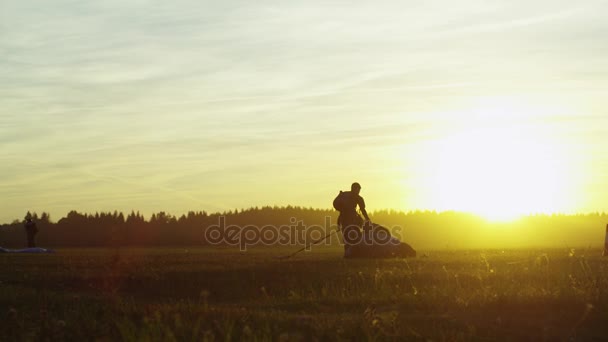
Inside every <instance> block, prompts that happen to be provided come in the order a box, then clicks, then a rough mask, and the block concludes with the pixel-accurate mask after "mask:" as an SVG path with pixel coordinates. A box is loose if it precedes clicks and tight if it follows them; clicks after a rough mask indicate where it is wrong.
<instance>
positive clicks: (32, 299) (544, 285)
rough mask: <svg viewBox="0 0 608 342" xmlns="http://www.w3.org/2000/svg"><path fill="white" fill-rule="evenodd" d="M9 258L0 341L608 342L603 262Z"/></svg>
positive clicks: (336, 254) (553, 258)
mask: <svg viewBox="0 0 608 342" xmlns="http://www.w3.org/2000/svg"><path fill="white" fill-rule="evenodd" d="M291 251H293V248H260V249H254V250H250V251H248V252H246V253H240V252H238V251H236V250H234V249H232V248H200V247H197V248H191V249H185V248H179V249H178V248H175V249H143V248H142V249H134V248H131V249H59V250H57V253H56V254H52V255H6V254H4V255H0V282H1V283H0V310H2V312H0V318H1V319H2V321H3V323H2V324H0V340H3V341H11V340H18V341H21V340H71V341H76V340H102V341H104V340H105V341H115V340H125V341H134V340H150V341H155V340H159V341H160V340H163V341H170V340H178V341H191V340H208V341H227V340H259V341H311V340H374V341H385V340H404V339H405V340H414V341H416V340H420V341H429V340H432V341H458V340H488V341H490V340H492V341H493V340H510V341H522V340H534V341H540V340H607V339H608V329H607V328H606V327H608V258H602V257H601V251H600V250H594V249H591V250H576V251H574V250H567V249H565V248H564V249H553V250H541V249H538V250H530V249H528V250H505V251H502V250H486V251H482V250H475V251H461V250H443V251H419V257H418V258H416V259H387V260H344V259H343V258H342V257H341V253H340V250H339V249H337V248H333V247H324V248H320V249H316V250H313V251H312V252H303V253H300V254H298V255H296V256H295V257H293V258H290V259H287V260H280V259H277V258H276V257H277V256H281V255H284V254H288V253H289V252H291Z"/></svg>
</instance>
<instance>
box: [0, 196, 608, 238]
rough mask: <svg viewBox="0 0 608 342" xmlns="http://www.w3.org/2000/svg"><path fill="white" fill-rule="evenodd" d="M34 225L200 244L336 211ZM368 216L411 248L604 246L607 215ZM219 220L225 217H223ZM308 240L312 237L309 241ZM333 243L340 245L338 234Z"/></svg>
mask: <svg viewBox="0 0 608 342" xmlns="http://www.w3.org/2000/svg"><path fill="white" fill-rule="evenodd" d="M27 217H30V218H32V219H33V220H34V221H35V222H36V223H37V225H38V228H39V234H38V236H37V238H36V241H37V245H38V246H41V247H50V248H52V247H118V246H150V247H152V246H197V245H199V246H202V245H206V244H208V240H207V239H206V233H208V232H209V229H210V228H211V227H214V228H216V229H217V226H218V225H219V223H220V222H221V220H223V221H224V223H225V225H226V226H228V225H232V226H236V227H245V226H249V227H252V226H253V227H257V228H259V229H261V228H262V227H265V226H270V227H276V228H281V227H283V228H286V229H293V228H294V226H295V225H296V224H298V222H301V223H302V225H304V226H305V227H310V226H313V225H314V226H316V227H317V230H320V229H322V230H323V231H327V230H331V229H336V221H337V217H338V212H336V211H335V210H333V209H332V210H330V209H317V208H305V207H299V206H280V207H279V206H273V207H271V206H265V207H252V208H248V209H240V210H239V209H235V210H230V211H225V212H216V213H207V212H206V211H189V212H188V213H185V214H182V215H180V216H174V215H171V214H169V213H166V212H164V211H161V212H158V213H154V214H152V215H151V216H150V217H149V218H147V219H146V218H145V217H144V216H143V215H142V214H141V213H140V212H138V211H131V212H130V213H128V214H126V215H125V214H124V213H122V212H118V211H114V212H98V213H93V214H91V213H81V212H78V211H75V210H73V211H70V212H69V213H68V214H67V215H66V216H65V217H62V218H60V219H59V220H57V221H56V222H54V221H52V220H51V218H50V215H49V214H48V213H46V212H43V213H41V214H40V215H38V214H37V213H30V212H28V213H26V215H25V217H24V219H25V218H27ZM370 217H371V219H372V221H374V222H376V223H379V224H382V225H384V226H386V227H388V228H390V229H391V230H392V231H393V233H394V234H395V236H397V237H398V238H400V239H401V240H403V241H406V242H408V243H410V244H412V245H413V246H414V247H416V248H429V249H444V248H454V249H459V248H516V247H570V248H572V247H578V248H580V247H601V246H603V243H604V234H605V227H606V223H608V215H607V214H606V213H590V214H577V215H564V214H553V215H530V216H525V217H522V218H520V219H517V220H514V221H512V222H503V223H501V222H489V221H487V220H485V219H483V218H481V217H479V216H476V215H473V214H468V213H460V212H451V211H447V212H435V211H411V212H404V211H395V210H380V211H375V212H372V213H371V215H370ZM221 218H222V219H221ZM309 241H310V240H309ZM333 241H334V243H335V244H338V243H339V240H338V239H337V238H336V239H334V240H333ZM24 244H25V231H24V228H23V221H21V220H15V221H13V222H12V223H9V224H2V225H0V247H22V246H23V245H24Z"/></svg>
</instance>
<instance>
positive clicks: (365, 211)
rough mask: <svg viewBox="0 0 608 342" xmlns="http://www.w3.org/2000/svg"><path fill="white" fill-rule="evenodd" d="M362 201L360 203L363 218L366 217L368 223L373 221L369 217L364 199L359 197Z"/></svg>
mask: <svg viewBox="0 0 608 342" xmlns="http://www.w3.org/2000/svg"><path fill="white" fill-rule="evenodd" d="M359 198H360V199H361V200H360V201H359V209H361V214H363V217H365V219H366V220H367V221H371V220H370V219H369V216H367V210H365V201H364V200H363V197H359Z"/></svg>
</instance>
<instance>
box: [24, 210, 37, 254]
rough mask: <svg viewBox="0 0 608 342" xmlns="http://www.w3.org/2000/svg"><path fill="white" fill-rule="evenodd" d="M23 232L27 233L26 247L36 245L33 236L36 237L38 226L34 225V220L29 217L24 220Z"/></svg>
mask: <svg viewBox="0 0 608 342" xmlns="http://www.w3.org/2000/svg"><path fill="white" fill-rule="evenodd" d="M24 226H25V233H26V234H27V247H28V248H33V247H36V243H35V242H34V238H35V237H36V233H38V227H37V226H36V222H34V221H33V220H32V219H31V218H29V217H28V218H27V219H26V220H25V224H24Z"/></svg>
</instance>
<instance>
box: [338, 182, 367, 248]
mask: <svg viewBox="0 0 608 342" xmlns="http://www.w3.org/2000/svg"><path fill="white" fill-rule="evenodd" d="M360 192H361V185H360V184H359V183H357V182H355V183H353V184H352V185H351V187H350V191H340V194H339V195H338V197H336V199H335V200H334V208H336V209H337V210H338V211H340V216H338V226H339V227H340V231H341V232H342V236H343V238H344V254H345V256H347V255H348V250H349V246H352V245H354V244H357V243H358V242H360V240H361V238H362V235H361V227H362V226H363V219H362V218H361V216H359V214H358V213H357V207H359V210H361V214H363V217H364V218H365V220H366V221H367V222H370V219H369V216H368V215H367V211H366V210H365V200H363V197H361V196H360V195H359V193H360Z"/></svg>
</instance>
